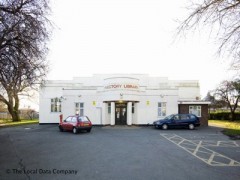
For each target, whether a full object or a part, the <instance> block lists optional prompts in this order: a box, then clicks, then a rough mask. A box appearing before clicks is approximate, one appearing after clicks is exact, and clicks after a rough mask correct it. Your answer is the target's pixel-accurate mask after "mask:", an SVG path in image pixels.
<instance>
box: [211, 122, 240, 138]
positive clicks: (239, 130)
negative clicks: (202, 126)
mask: <svg viewBox="0 0 240 180" xmlns="http://www.w3.org/2000/svg"><path fill="white" fill-rule="evenodd" d="M208 122H209V125H210V126H217V127H222V128H224V130H223V133H224V134H225V135H227V136H229V137H231V138H232V139H240V121H234V122H232V121H226V120H209V121H208Z"/></svg>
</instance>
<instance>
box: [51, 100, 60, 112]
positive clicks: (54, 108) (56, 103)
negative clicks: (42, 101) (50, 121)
mask: <svg viewBox="0 0 240 180" xmlns="http://www.w3.org/2000/svg"><path fill="white" fill-rule="evenodd" d="M50 112H51V113H60V112H62V102H61V99H60V98H58V97H55V98H51V99H50Z"/></svg>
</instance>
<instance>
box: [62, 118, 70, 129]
mask: <svg viewBox="0 0 240 180" xmlns="http://www.w3.org/2000/svg"><path fill="white" fill-rule="evenodd" d="M71 123H72V116H68V117H67V118H66V119H65V120H64V121H63V123H62V127H63V129H65V130H71Z"/></svg>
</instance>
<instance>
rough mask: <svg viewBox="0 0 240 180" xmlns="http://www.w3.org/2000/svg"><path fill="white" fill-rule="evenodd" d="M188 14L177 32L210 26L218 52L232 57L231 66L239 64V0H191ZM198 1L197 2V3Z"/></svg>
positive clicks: (236, 66) (237, 66)
mask: <svg viewBox="0 0 240 180" xmlns="http://www.w3.org/2000/svg"><path fill="white" fill-rule="evenodd" d="M191 2H192V3H191V5H190V6H189V9H191V13H190V15H189V16H188V17H187V18H186V19H185V20H184V21H182V22H181V24H180V26H179V28H178V30H179V31H178V33H180V34H182V33H185V32H188V31H189V30H196V28H197V27H199V26H200V27H202V26H205V25H207V26H210V27H211V28H212V29H211V30H213V31H214V32H217V34H216V38H217V39H218V40H219V43H220V45H219V48H218V53H219V54H227V55H230V56H232V57H233V64H232V67H234V68H237V69H239V68H240V67H239V64H240V21H239V19H240V0H199V1H191ZM197 2H199V3H197Z"/></svg>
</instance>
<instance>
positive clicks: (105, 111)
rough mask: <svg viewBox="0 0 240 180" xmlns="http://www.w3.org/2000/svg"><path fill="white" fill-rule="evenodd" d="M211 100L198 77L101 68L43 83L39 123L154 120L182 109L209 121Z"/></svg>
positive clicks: (140, 122) (138, 122) (142, 122)
mask: <svg viewBox="0 0 240 180" xmlns="http://www.w3.org/2000/svg"><path fill="white" fill-rule="evenodd" d="M208 104H209V102H206V101H202V100H200V86H199V82H198V81H196V80H169V79H168V78H166V77H152V76H149V75H147V74H95V75H92V76H90V77H74V78H73V79H72V80H47V81H45V83H44V84H42V86H41V89H40V100H39V123H40V124H46V123H59V116H60V115H62V116H63V119H65V118H66V117H68V116H70V115H74V114H79V115H81V116H82V115H83V116H88V117H89V119H90V120H91V122H92V123H93V125H112V126H114V125H129V126H131V125H151V124H152V123H153V121H156V120H158V119H163V118H164V117H166V116H168V115H171V114H177V113H191V114H195V115H197V116H198V117H199V118H200V122H201V125H202V126H207V125H208Z"/></svg>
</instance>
